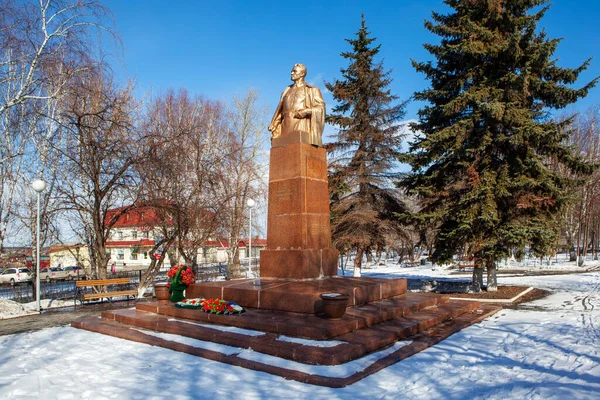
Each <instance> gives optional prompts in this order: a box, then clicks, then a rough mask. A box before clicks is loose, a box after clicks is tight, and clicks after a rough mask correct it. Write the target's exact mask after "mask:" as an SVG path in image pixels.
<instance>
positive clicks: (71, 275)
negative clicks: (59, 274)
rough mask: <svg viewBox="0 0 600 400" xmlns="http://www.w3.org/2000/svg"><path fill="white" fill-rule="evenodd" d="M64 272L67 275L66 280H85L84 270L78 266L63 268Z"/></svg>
mask: <svg viewBox="0 0 600 400" xmlns="http://www.w3.org/2000/svg"><path fill="white" fill-rule="evenodd" d="M64 271H65V272H66V273H67V277H66V279H67V280H69V281H70V280H73V279H76V280H77V279H85V270H84V269H83V267H80V266H79V265H72V266H70V267H65V268H64Z"/></svg>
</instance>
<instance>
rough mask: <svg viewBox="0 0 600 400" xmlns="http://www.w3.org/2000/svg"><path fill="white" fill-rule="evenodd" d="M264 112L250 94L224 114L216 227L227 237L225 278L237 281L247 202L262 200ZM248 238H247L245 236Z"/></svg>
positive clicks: (237, 99)
mask: <svg viewBox="0 0 600 400" xmlns="http://www.w3.org/2000/svg"><path fill="white" fill-rule="evenodd" d="M265 116H266V110H264V109H263V108H261V107H260V106H259V105H258V95H257V93H256V92H254V91H252V90H250V91H249V92H248V93H246V94H245V95H244V96H240V97H235V98H234V99H233V102H232V105H231V106H230V109H229V113H228V121H229V134H228V135H227V136H226V137H225V139H226V141H225V143H224V145H225V146H226V148H228V149H230V153H229V156H228V157H227V158H226V159H225V160H224V163H223V168H222V174H221V179H220V180H219V190H218V191H219V193H220V194H221V198H222V199H223V201H224V203H225V208H224V209H223V211H224V212H223V213H221V215H220V223H221V224H222V227H223V229H224V230H225V232H226V234H227V242H228V247H227V259H228V276H229V277H230V278H238V277H241V273H240V254H239V248H238V243H239V240H240V238H241V234H242V232H243V231H244V228H245V226H246V221H247V220H248V219H247V218H248V217H247V213H248V210H247V206H246V202H247V200H248V199H249V198H252V199H254V200H260V202H262V203H264V200H263V199H265V193H266V188H265V180H264V179H263V177H264V176H265V175H266V174H265V170H264V166H265V165H266V163H265V160H264V158H263V156H264V153H263V152H262V151H261V146H262V145H263V144H264V142H265V140H266V132H267V130H266V122H265ZM248 234H250V233H249V232H248Z"/></svg>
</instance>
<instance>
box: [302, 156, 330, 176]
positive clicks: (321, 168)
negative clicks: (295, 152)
mask: <svg viewBox="0 0 600 400" xmlns="http://www.w3.org/2000/svg"><path fill="white" fill-rule="evenodd" d="M306 175H307V177H309V178H317V179H324V180H326V179H327V162H326V161H325V160H323V159H322V158H315V157H310V156H307V157H306Z"/></svg>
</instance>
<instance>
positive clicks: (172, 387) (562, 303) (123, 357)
mask: <svg viewBox="0 0 600 400" xmlns="http://www.w3.org/2000/svg"><path fill="white" fill-rule="evenodd" d="M521 267H522V273H515V274H511V275H510V276H505V275H500V276H499V283H500V284H501V285H506V284H508V285H519V286H534V287H537V288H541V289H545V290H549V291H551V292H552V295H550V296H548V297H546V298H544V299H540V300H537V301H534V302H530V303H527V304H526V305H524V306H523V307H520V308H519V309H504V310H502V311H500V312H499V313H497V314H495V315H494V316H492V317H490V318H488V319H486V320H484V321H483V322H481V323H479V324H477V325H474V326H471V327H469V328H467V329H464V330H462V331H461V332H459V333H457V334H455V335H453V336H451V337H449V338H448V339H446V340H444V341H442V342H441V343H438V344H437V345H435V346H434V347H432V348H429V349H427V350H425V351H422V352H420V353H418V354H415V355H414V356H412V357H410V358H408V359H406V360H403V361H401V362H399V363H396V364H394V365H392V366H390V367H388V368H385V369H383V370H381V371H379V372H377V373H375V374H373V375H370V376H369V377H367V378H365V379H363V380H361V381H359V382H357V383H355V384H353V385H350V386H348V387H346V388H341V389H331V388H326V387H320V386H313V385H307V384H303V383H299V382H296V381H288V380H285V379H283V378H281V377H278V376H274V375H270V374H267V373H263V372H257V371H251V370H248V369H244V368H241V367H233V366H231V365H228V364H222V363H219V362H216V361H210V360H206V359H202V358H198V357H195V356H191V355H188V354H184V353H178V352H175V351H172V350H167V349H162V348H159V347H153V346H149V345H145V344H141V343H136V342H131V341H127V340H123V339H118V338H114V337H110V336H106V335H101V334H96V333H92V332H88V331H83V330H78V329H75V328H71V327H70V326H62V327H55V328H48V329H43V330H40V331H36V332H29V333H23V334H17V335H7V336H0V399H5V398H6V399H8V398H10V399H14V398H19V399H22V398H25V399H27V398H32V399H38V398H44V399H58V398H60V399H69V398H77V399H102V398H128V399H129V398H131V399H161V398H173V399H198V398H202V399H220V398H244V399H260V398H308V397H310V398H314V399H324V398H327V399H354V398H378V399H432V398H443V399H596V398H598V393H600V349H599V342H600V341H599V339H600V330H599V329H600V328H599V327H600V272H599V271H598V270H597V269H598V268H597V267H598V262H594V261H590V262H587V263H586V266H585V268H590V269H591V270H590V271H589V272H586V273H566V274H561V275H537V276H532V275H528V274H527V273H528V272H531V270H536V269H537V270H540V269H544V271H546V270H556V271H558V270H562V271H568V272H572V271H581V270H582V268H580V267H574V266H573V265H570V264H567V263H564V262H563V263H560V262H556V263H553V265H551V266H549V267H550V268H546V267H548V266H540V265H539V261H538V265H537V266H536V265H525V266H521ZM508 268H511V267H510V266H508ZM594 269H596V270H594ZM346 272H347V273H348V274H351V273H352V271H351V270H350V271H346ZM450 272H451V271H450V270H449V269H447V268H442V267H436V266H432V265H431V264H428V265H425V266H418V267H411V268H402V267H399V266H397V265H389V266H377V267H373V268H372V269H365V270H364V271H363V275H365V276H369V275H370V276H390V277H400V276H405V277H420V278H424V279H450V280H469V274H468V273H467V274H465V275H460V276H456V275H450ZM48 306H50V305H48ZM48 306H44V305H43V307H44V308H47V307H48ZM27 309H29V310H32V309H33V310H35V303H33V307H31V304H27V305H25V306H24V310H27ZM19 312H26V311H22V310H20V309H18V307H17V310H13V309H11V308H10V307H9V306H8V303H6V302H5V301H4V302H0V316H1V317H3V318H5V317H10V316H13V315H15V313H17V314H18V313H19ZM0 323H1V322H0ZM145 332H146V333H148V331H145ZM153 334H156V335H165V334H158V333H153ZM169 338H170V339H171V340H177V341H180V342H184V341H186V340H187V341H189V342H188V343H191V345H193V346H209V348H211V349H216V350H217V351H221V352H228V351H230V352H231V353H228V354H238V356H240V357H244V358H248V359H253V360H259V361H261V362H264V363H268V364H273V365H278V366H281V367H284V368H289V369H296V370H302V371H305V372H308V373H315V374H319V375H325V376H348V375H349V374H352V373H353V372H355V371H358V370H361V368H364V365H368V362H372V360H373V359H374V358H377V357H382V356H383V355H385V351H386V350H384V351H383V352H379V353H375V354H371V355H368V356H366V357H364V358H363V359H359V360H355V361H353V362H351V363H346V364H343V365H340V366H308V365H302V364H298V363H294V362H292V361H287V360H281V359H275V358H273V357H270V356H266V355H264V354H260V353H257V352H253V351H250V350H243V349H237V348H235V347H229V346H226V347H221V346H222V345H215V344H208V343H206V342H202V341H197V340H195V341H192V340H191V339H184V338H182V337H180V336H177V335H171V336H170V337H169ZM284 340H285V339H284ZM405 343H406V342H399V343H397V344H396V347H398V346H402V345H404V344H405ZM227 347H229V348H227ZM387 351H392V350H387ZM368 357H371V358H370V359H369V358H368Z"/></svg>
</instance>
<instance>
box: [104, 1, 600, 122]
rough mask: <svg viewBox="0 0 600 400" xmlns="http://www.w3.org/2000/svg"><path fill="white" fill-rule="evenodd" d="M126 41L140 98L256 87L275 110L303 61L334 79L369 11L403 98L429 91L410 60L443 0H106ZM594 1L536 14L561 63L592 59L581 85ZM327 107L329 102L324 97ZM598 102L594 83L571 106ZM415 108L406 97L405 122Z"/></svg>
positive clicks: (226, 94) (594, 37) (594, 36)
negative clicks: (172, 90) (557, 39)
mask: <svg viewBox="0 0 600 400" xmlns="http://www.w3.org/2000/svg"><path fill="white" fill-rule="evenodd" d="M103 3H104V4H105V5H106V6H107V7H109V8H110V9H111V10H112V12H113V14H114V19H115V23H116V29H117V32H118V33H119V35H120V36H121V38H122V41H123V58H122V60H119V61H117V62H115V63H113V68H114V70H115V72H116V73H117V76H119V77H120V78H124V77H127V76H129V77H134V78H135V79H136V81H137V86H138V95H140V96H141V95H143V94H144V93H147V92H148V91H150V90H152V92H153V93H160V92H163V91H165V90H166V89H168V88H175V89H177V88H180V87H184V88H187V89H188V91H189V92H190V93H192V94H200V95H203V96H205V97H207V98H210V99H215V100H224V101H229V100H230V99H231V97H232V96H233V95H235V94H242V93H244V92H246V91H247V90H248V89H249V88H254V89H256V90H257V91H258V92H259V94H260V98H261V102H262V103H263V104H264V105H266V106H267V108H268V109H269V110H274V108H275V106H276V104H277V101H278V100H279V95H280V93H281V91H282V90H283V88H284V87H285V86H286V85H288V84H289V83H291V82H290V80H289V71H290V70H291V68H292V66H293V64H295V63H297V62H300V63H304V64H305V65H306V66H307V67H308V77H307V81H309V82H310V83H312V84H315V85H317V86H319V87H320V88H321V89H322V90H323V91H324V85H323V81H324V80H326V81H331V80H333V79H335V78H339V77H340V73H339V70H340V68H342V67H346V66H347V62H346V60H345V59H343V58H342V57H341V56H340V53H341V52H342V51H348V50H349V49H350V46H349V44H348V43H347V42H346V41H345V40H344V39H345V38H353V37H354V35H355V33H356V31H357V29H358V27H359V26H360V16H361V13H363V12H364V13H365V17H366V21H367V26H368V27H369V30H370V31H371V36H373V37H376V38H377V43H378V44H381V45H382V47H381V51H380V53H379V54H380V56H381V57H382V58H383V60H384V66H385V67H386V69H388V70H389V69H391V70H393V72H392V78H393V79H394V82H393V83H392V85H391V89H392V92H393V93H394V94H396V95H397V96H399V97H400V99H403V100H404V99H408V98H409V97H410V96H411V95H412V94H413V93H414V92H415V91H417V90H421V89H423V88H425V87H427V84H428V82H427V81H426V80H425V79H424V77H423V75H422V74H419V73H417V72H416V71H415V70H414V69H413V68H412V66H411V63H410V59H411V58H412V59H415V60H417V61H426V60H431V59H432V57H431V56H430V55H429V53H427V52H426V51H425V50H424V49H423V47H422V44H423V43H438V41H439V38H438V37H437V36H435V35H432V34H431V33H429V32H428V31H427V30H426V29H425V28H424V26H423V21H424V20H425V19H430V16H431V11H432V10H435V11H438V12H444V11H447V10H448V9H447V7H446V6H445V5H444V4H442V2H441V1H440V0H419V1H418V0H396V1H323V0H320V1H312V0H306V1H303V2H286V1H260V0H255V1H242V0H237V1H234V0H230V1H184V0H179V1H170V2H165V1H164V0H145V1H141V0H129V1H124V0H105V1H104V2H103ZM599 20H600V1H597V0H579V1H576V2H573V1H569V0H555V1H554V4H553V5H552V7H551V8H550V10H549V11H548V13H547V14H546V16H545V17H544V19H542V21H541V24H540V26H542V27H544V28H545V30H546V32H547V33H548V34H549V36H550V37H553V38H554V37H562V38H564V40H563V42H562V43H561V44H560V45H559V47H558V50H557V52H556V53H555V57H556V58H558V60H559V62H558V64H559V65H560V66H562V67H576V66H578V65H579V64H580V63H582V62H583V61H584V60H585V59H587V58H589V57H594V60H592V64H591V66H590V68H589V69H588V70H587V71H586V72H584V73H583V74H582V75H581V78H580V80H579V82H578V84H579V85H583V84H584V83H586V82H588V81H590V80H591V79H593V78H594V77H596V76H598V75H600V29H599V28H598V24H599V22H598V21H599ZM324 97H325V101H326V102H327V105H328V108H330V107H331V106H333V105H334V101H333V98H332V97H331V95H329V94H328V93H324ZM594 105H600V88H595V89H593V90H592V91H591V93H590V95H589V96H588V98H586V99H584V100H580V101H579V102H578V103H576V104H575V105H574V106H571V107H570V110H576V111H584V110H586V109H587V108H589V107H591V106H594ZM420 106H421V105H420V104H419V103H416V102H412V103H410V104H409V105H408V107H407V113H406V119H413V118H416V116H417V111H418V109H419V107H420Z"/></svg>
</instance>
